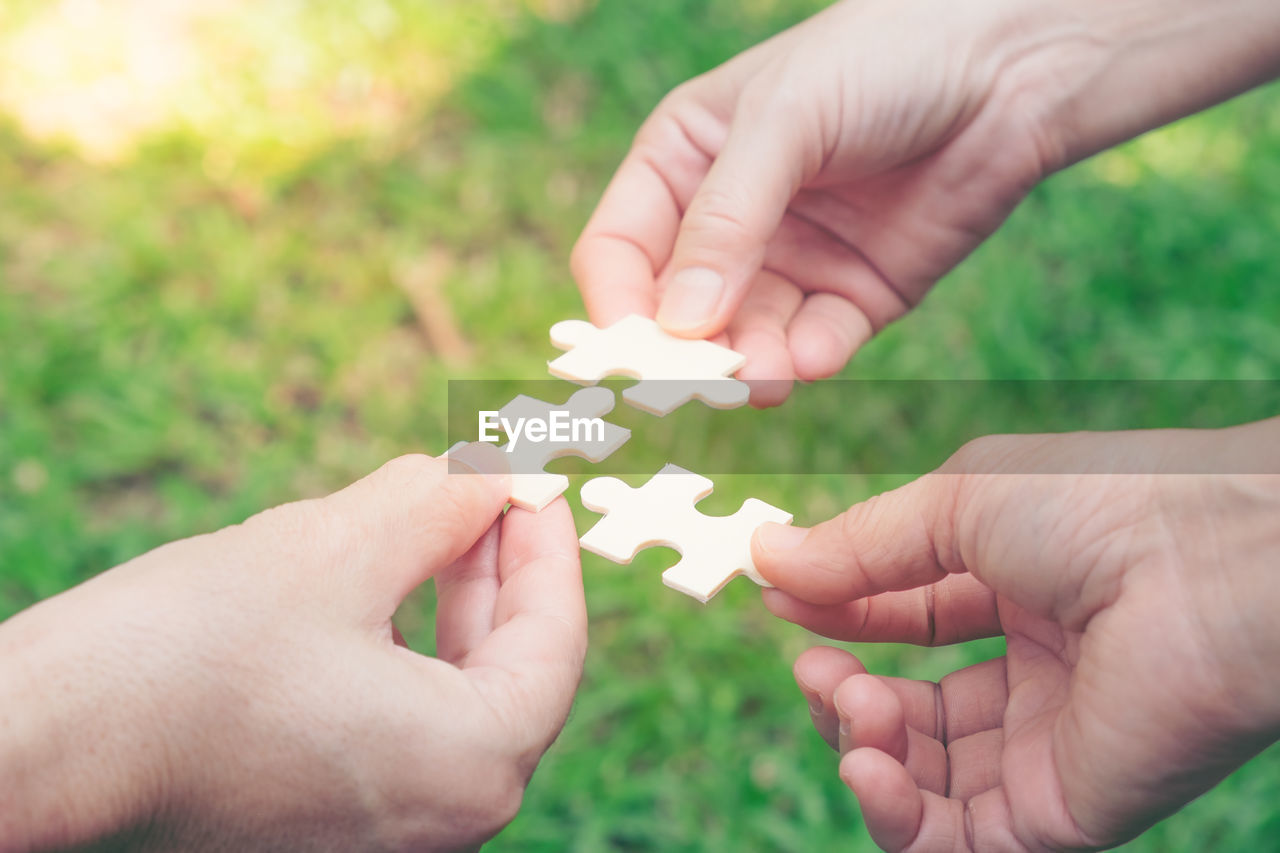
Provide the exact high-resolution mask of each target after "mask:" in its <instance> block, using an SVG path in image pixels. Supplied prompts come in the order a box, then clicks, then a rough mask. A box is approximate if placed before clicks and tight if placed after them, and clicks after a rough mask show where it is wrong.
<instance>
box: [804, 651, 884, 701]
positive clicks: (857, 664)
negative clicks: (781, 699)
mask: <svg viewBox="0 0 1280 853" xmlns="http://www.w3.org/2000/svg"><path fill="white" fill-rule="evenodd" d="M791 669H792V672H793V673H794V675H795V679H796V683H797V684H799V685H800V688H801V689H802V690H815V691H818V692H820V693H823V694H828V695H834V694H835V691H836V688H837V687H838V686H839V685H840V684H841V683H842V682H844V681H845V680H846V679H848V678H850V677H852V676H854V675H859V674H862V673H865V672H866V671H867V670H866V667H864V666H863V665H862V661H860V660H858V658H857V657H856V656H854V655H853V654H852V653H851V652H847V651H845V650H844V649H837V648H835V647H834V646H814V647H813V648H810V649H807V650H805V651H804V652H801V653H800V655H799V656H797V657H796V662H795V665H794V666H792V668H791Z"/></svg>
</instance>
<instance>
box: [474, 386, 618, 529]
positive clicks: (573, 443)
mask: <svg viewBox="0 0 1280 853" xmlns="http://www.w3.org/2000/svg"><path fill="white" fill-rule="evenodd" d="M613 405H614V397H613V392H612V391H610V390H609V389H608V388H583V389H581V390H579V391H577V392H575V393H574V394H573V396H572V397H570V398H569V399H568V400H566V401H565V402H564V403H562V404H559V405H557V404H555V403H547V402H545V401H543V400H539V399H538V398H536V397H530V396H528V395H525V394H521V395H519V396H518V397H516V398H515V399H513V400H512V401H511V402H510V403H507V404H506V405H505V406H503V407H502V409H501V410H500V411H499V412H498V417H499V418H501V419H503V420H506V421H509V422H512V423H514V422H515V421H516V420H517V419H519V418H525V419H531V418H541V419H544V420H547V419H549V418H550V416H551V412H552V411H556V412H565V411H567V412H568V413H569V417H570V418H571V419H578V418H600V417H602V416H603V415H607V414H608V413H609V412H611V411H613ZM601 423H602V425H603V435H600V436H599V437H595V436H593V435H592V434H591V433H592V430H589V429H587V430H580V433H581V434H580V435H579V436H578V437H577V438H574V439H571V440H569V441H562V440H557V441H551V440H547V441H531V440H529V439H524V440H520V441H517V442H516V445H515V447H514V448H513V449H512V450H511V452H510V453H509V454H508V461H509V463H510V468H511V497H510V501H511V505H512V506H518V507H520V508H521V509H527V510H529V511H531V512H541V511H542V509H543V508H544V507H546V505H547V504H549V503H551V502H552V501H553V500H555V499H556V498H557V497H559V496H560V495H562V494H563V493H564V491H565V489H567V488H569V478H568V477H566V476H565V475H564V474H548V473H547V472H545V471H543V468H545V467H546V465H547V463H548V462H550V461H551V460H552V459H559V458H560V457H562V456H581V457H582V458H584V459H586V460H587V461H589V462H603V461H604V460H605V459H606V458H608V456H609V455H610V454H611V453H613V452H614V451H615V450H617V449H618V448H619V447H621V446H622V445H624V444H626V442H627V439H629V438H631V430H629V429H627V428H625V427H620V426H618V425H617V424H611V423H608V422H607V421H602V422H601ZM597 432H598V431H597ZM469 446H470V443H469V442H465V441H464V442H459V443H457V444H455V445H454V446H453V447H451V448H449V455H450V456H451V457H453V458H455V459H457V460H459V461H461V462H466V461H467V447H469ZM510 446H511V445H510V442H508V443H507V444H504V445H502V446H501V449H503V450H505V449H507V448H508V447H510Z"/></svg>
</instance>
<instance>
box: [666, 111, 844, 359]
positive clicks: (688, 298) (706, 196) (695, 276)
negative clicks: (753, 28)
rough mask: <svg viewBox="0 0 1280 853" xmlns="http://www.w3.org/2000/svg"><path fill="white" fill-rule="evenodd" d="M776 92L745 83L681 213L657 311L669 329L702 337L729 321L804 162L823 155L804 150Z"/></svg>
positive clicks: (795, 125) (792, 115)
mask: <svg viewBox="0 0 1280 853" xmlns="http://www.w3.org/2000/svg"><path fill="white" fill-rule="evenodd" d="M777 93H778V89H777V88H776V87H773V86H769V87H763V86H755V87H752V86H748V87H747V89H746V90H744V92H743V94H742V95H741V96H740V97H739V99H738V102H737V106H736V112H735V115H734V118H733V122H732V123H731V125H730V127H729V135H728V137H727V139H726V140H725V142H724V145H723V147H722V148H721V149H720V151H719V154H718V155H717V156H716V160H715V163H714V164H713V165H712V166H711V168H710V170H709V171H708V172H707V176H706V178H705V180H703V181H702V184H701V186H699V188H698V191H697V193H696V194H695V195H694V197H693V200H692V201H691V202H690V203H689V207H688V209H687V210H686V211H685V214H684V218H683V219H682V220H681V223H680V232H679V236H677V237H676V242H675V248H674V249H673V250H672V255H671V261H670V263H669V264H668V270H669V275H668V274H666V273H664V278H665V279H666V288H665V292H664V293H663V296H662V302H661V304H660V305H659V306H658V314H657V320H658V322H659V323H660V324H662V326H663V327H664V328H666V329H667V330H668V331H670V332H672V333H673V334H678V335H682V336H685V337H696V338H705V337H709V336H711V335H714V334H716V333H718V332H719V331H721V330H722V329H724V328H725V326H727V325H728V323H729V320H730V318H732V316H733V314H734V313H735V312H736V310H737V309H738V306H739V305H741V304H742V301H743V299H745V298H746V295H747V290H748V289H749V287H750V285H751V283H752V281H753V280H754V279H755V277H756V274H757V273H758V272H759V271H760V267H761V263H762V261H763V260H764V254H765V247H766V245H767V244H768V242H769V239H770V237H772V236H773V233H774V231H776V230H777V228H778V224H779V222H780V221H781V220H782V215H783V212H784V211H785V210H786V208H787V205H788V204H789V203H790V201H791V198H792V197H793V196H794V195H795V192H796V190H797V189H798V188H799V187H800V185H801V183H802V181H803V180H804V178H805V177H806V174H805V173H806V169H807V168H809V166H808V165H807V164H810V163H811V164H812V165H813V166H814V167H816V165H817V163H819V162H820V161H821V155H820V152H819V153H817V156H814V153H813V152H811V151H810V150H809V149H810V148H811V147H812V146H811V144H810V143H809V142H807V141H806V138H805V135H804V134H803V133H802V132H801V130H800V128H799V124H800V121H799V120H798V117H797V115H796V114H795V111H794V109H793V108H794V106H795V105H794V103H786V102H785V97H779V96H778V94H777Z"/></svg>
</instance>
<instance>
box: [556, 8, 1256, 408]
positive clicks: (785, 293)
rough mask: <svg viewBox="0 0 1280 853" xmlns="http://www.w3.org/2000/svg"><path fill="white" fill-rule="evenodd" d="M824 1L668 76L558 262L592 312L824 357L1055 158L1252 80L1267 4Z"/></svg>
mask: <svg viewBox="0 0 1280 853" xmlns="http://www.w3.org/2000/svg"><path fill="white" fill-rule="evenodd" d="M1229 5H1230V8H1229V9H1227V8H1224V7H1222V6H1216V7H1214V8H1213V9H1212V10H1210V9H1207V8H1206V7H1205V6H1204V4H1203V3H1197V2H1194V0H1153V2H1139V3H1119V4H1118V3H1115V2H1113V0H1105V2H1103V1H1102V0H1088V2H1083V3H1080V2H1073V3H1063V2H1061V0H1037V2H1031V3H1027V2H1016V3H1005V2H995V3H992V2H981V3H978V2H941V1H940V0H906V2H902V0H891V2H890V0H846V1H845V2H842V3H837V4H835V5H833V6H831V7H830V8H828V9H826V10H824V11H823V12H821V13H819V14H817V15H815V16H814V17H812V18H810V19H809V20H806V21H804V22H802V23H800V24H799V25H797V26H795V27H793V28H792V29H790V30H788V31H786V32H784V33H782V34H780V35H778V36H776V37H774V38H772V39H770V40H768V41H766V42H764V43H762V44H760V45H758V46H756V47H754V48H752V49H750V50H748V51H746V52H744V53H742V54H740V55H739V56H737V57H735V58H733V59H732V60H730V61H729V62H727V63H725V64H724V65H722V66H720V67H719V68H716V69H714V70H712V71H710V72H708V73H706V74H704V75H702V76H700V77H697V78H695V79H694V80H692V81H689V82H688V83H686V84H684V85H682V86H680V87H678V88H677V89H675V90H674V91H673V92H672V93H671V94H670V95H669V96H668V97H667V98H666V99H664V100H663V101H662V103H661V104H659V105H658V107H657V108H656V109H655V110H654V112H653V113H652V115H650V117H649V118H648V120H647V121H646V122H645V123H644V125H643V126H642V127H641V129H640V131H639V133H638V134H637V135H636V138H635V141H634V143H633V146H632V148H631V151H630V152H629V153H628V154H627V156H626V159H625V160H624V161H623V163H622V164H621V166H620V167H619V169H618V171H617V173H616V174H615V175H614V177H613V180H612V182H611V183H610V184H609V187H608V189H607V190H606V191H605V194H604V196H603V198H602V199H601V201H600V204H599V206H598V207H597V209H596V211H595V213H594V214H593V215H592V217H591V220H590V221H589V222H588V224H587V226H586V228H585V230H584V231H583V234H582V236H581V238H580V239H579V241H578V244H577V246H576V247H575V249H574V253H573V259H572V260H573V270H574V275H575V277H576V278H577V280H578V283H579V286H580V288H581V290H582V295H583V299H584V301H585V303H586V307H587V312H588V314H589V315H590V317H591V319H592V320H593V321H594V322H595V323H596V324H597V325H608V324H610V323H612V322H614V321H616V320H618V319H619V318H621V317H622V316H625V315H626V314H629V313H638V314H642V315H645V316H649V317H653V316H656V318H657V320H658V322H659V323H660V324H661V325H663V326H664V327H665V328H666V329H667V330H668V331H670V332H672V333H674V334H678V335H681V336H685V337H695V338H702V337H708V338H709V337H713V336H720V337H719V338H718V339H719V340H720V341H721V342H724V343H727V344H728V345H730V346H732V347H733V348H734V349H736V350H738V351H740V352H742V353H743V354H744V355H746V356H747V364H746V365H745V366H744V367H743V368H742V370H741V371H739V373H738V377H739V378H741V379H744V380H747V381H749V382H750V381H752V380H776V381H772V382H754V383H753V388H752V398H751V402H752V404H753V405H757V406H763V405H775V404H777V403H780V402H782V400H784V399H785V398H786V397H787V395H788V394H789V393H790V388H791V385H792V380H794V379H800V380H806V381H807V380H813V379H818V378H822V377H826V376H830V375H832V374H834V373H835V372H837V371H838V370H840V369H841V368H842V367H843V366H844V365H845V363H846V362H847V361H848V360H849V358H850V357H851V356H852V355H853V353H854V352H855V351H856V350H857V349H858V348H859V347H860V346H862V345H863V344H864V343H865V342H866V341H867V340H868V339H869V338H870V337H871V336H872V335H873V334H874V333H875V332H876V331H878V330H879V329H880V328H882V327H883V326H885V325H886V324H887V323H889V322H890V321H892V320H894V319H895V318H897V317H899V316H901V315H902V314H903V313H904V312H906V311H907V310H908V309H909V308H911V307H912V306H913V305H915V304H916V303H918V302H919V301H920V300H921V299H922V298H923V297H924V296H925V294H926V292H927V291H928V290H929V288H931V287H932V286H933V284H934V282H936V281H937V280H938V279H939V277H941V276H942V275H943V274H945V273H946V272H947V271H948V270H950V269H951V268H952V267H954V266H955V265H956V264H958V263H959V262H960V261H961V260H962V259H963V258H965V257H966V256H967V255H968V254H969V253H970V252H971V251H972V250H973V249H974V248H975V247H976V246H977V245H978V244H979V243H980V242H982V241H983V240H984V239H985V238H986V237H987V236H988V235H990V234H991V233H992V232H993V231H994V230H995V229H996V228H997V227H998V226H999V225H1000V223H1001V222H1002V221H1003V220H1004V219H1005V217H1006V216H1007V215H1008V214H1009V213H1010V211H1012V210H1013V208H1014V207H1015V206H1016V205H1017V204H1018V202H1019V201H1020V200H1021V199H1022V198H1023V197H1024V196H1025V194H1026V193H1027V191H1028V190H1029V189H1030V188H1031V187H1032V186H1033V185H1035V184H1036V183H1037V182H1038V181H1039V180H1040V179H1041V178H1043V177H1044V176H1045V175H1047V174H1049V173H1050V172H1052V171H1053V170H1055V169H1059V168H1062V167H1064V166H1066V165H1068V164H1069V163H1071V162H1074V161H1075V160H1078V159H1080V158H1082V157H1085V156H1088V155H1089V154H1092V153H1094V152H1095V151H1098V150H1101V149H1102V148H1105V147H1107V146H1109V145H1112V144H1114V143H1116V142H1119V141H1121V140H1123V139H1125V138H1128V137H1130V136H1133V135H1136V134H1137V133H1140V132H1142V131H1144V130H1147V129H1149V128H1151V127H1154V126H1157V125H1159V124H1161V123H1163V122H1166V121H1169V120H1171V119H1173V118H1176V117H1178V116H1181V115H1184V114H1186V113H1188V112H1192V111H1194V110H1196V109H1199V108H1202V107H1203V106H1205V105H1206V104H1209V103H1213V102H1215V101H1217V100H1220V99H1222V98H1225V97H1228V96H1229V95H1231V94H1233V93H1235V92H1238V91H1240V90H1242V89H1244V88H1247V87H1248V86H1250V85H1254V84H1256V83H1257V82H1260V81H1261V80H1264V79H1267V78H1268V77H1269V76H1270V75H1271V74H1273V73H1275V72H1276V71H1277V69H1278V67H1280V12H1278V11H1277V10H1278V9H1280V7H1277V5H1276V4H1275V3H1274V2H1272V0H1229Z"/></svg>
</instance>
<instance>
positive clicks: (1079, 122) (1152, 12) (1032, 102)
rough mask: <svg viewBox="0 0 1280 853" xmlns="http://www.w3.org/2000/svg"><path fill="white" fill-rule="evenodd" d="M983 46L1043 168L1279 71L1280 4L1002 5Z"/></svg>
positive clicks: (1128, 0) (1046, 1)
mask: <svg viewBox="0 0 1280 853" xmlns="http://www.w3.org/2000/svg"><path fill="white" fill-rule="evenodd" d="M981 47H982V48H988V49H989V50H990V51H992V53H993V55H997V56H999V57H1000V60H999V62H1000V72H999V78H998V82H997V87H996V94H995V97H997V98H1002V99H1003V100H1004V101H1005V103H1004V105H1003V108H1004V109H1006V110H1007V111H1008V112H1009V113H1010V115H1011V118H1012V119H1013V120H1014V121H1016V122H1019V123H1022V124H1023V125H1025V126H1026V127H1027V128H1028V130H1029V131H1030V133H1031V134H1032V135H1033V137H1034V138H1035V140H1036V142H1037V145H1038V147H1039V149H1040V154H1041V159H1042V162H1043V166H1044V173H1045V175H1048V174H1051V173H1052V172H1054V171H1057V170H1059V169H1062V168H1065V167H1067V166H1069V165H1071V164H1072V163H1075V162H1077V161H1079V160H1083V159H1085V158H1087V157H1089V156H1091V155H1093V154H1096V153H1098V152H1099V151H1102V150H1105V149H1106V148H1109V147H1111V146H1113V145H1116V144H1118V143H1120V142H1123V141H1125V140H1127V139H1130V138H1132V137H1134V136H1138V135H1140V134H1142V133H1144V132H1146V131H1148V130H1151V129H1154V128H1156V127H1159V126H1161V125H1163V124H1166V123H1168V122H1171V121H1174V120H1176V119H1178V118H1181V117H1183V116H1186V115H1190V114H1191V113H1194V112H1197V111H1199V110H1201V109H1204V108H1206V107H1208V106H1211V105H1213V104H1215V103H1219V102H1221V101H1224V100H1227V99H1228V98H1231V97H1233V96H1234V95H1237V94H1239V93H1241V92H1244V91H1246V90H1248V89H1250V88H1252V87H1254V86H1257V85H1259V84H1261V83H1263V82H1266V81H1267V80H1270V79H1272V78H1274V77H1276V76H1277V75H1280V4H1277V3H1275V2H1274V0H1224V2H1220V3H1212V4H1210V3H1203V2H1198V0H1085V1H1084V2H1078V0H1077V2H1068V0H1040V2H1037V3H1031V4H1028V3H1024V2H1020V1H1015V2H1006V3H1002V4H1001V5H1000V6H999V7H998V12H997V14H996V16H995V17H994V18H993V19H992V23H991V26H990V27H989V28H988V42H987V44H986V45H983V46H981Z"/></svg>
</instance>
